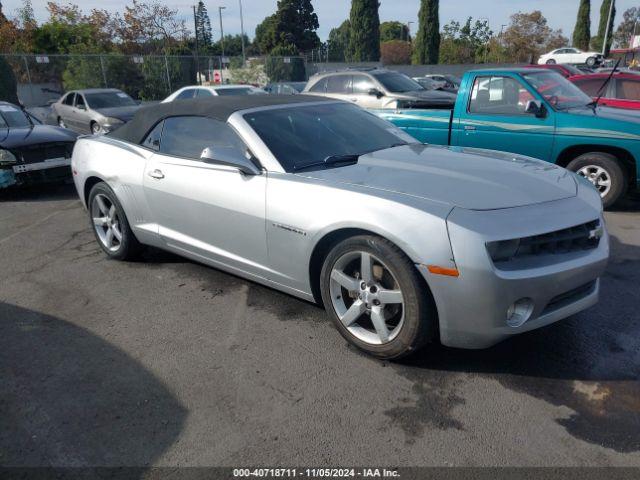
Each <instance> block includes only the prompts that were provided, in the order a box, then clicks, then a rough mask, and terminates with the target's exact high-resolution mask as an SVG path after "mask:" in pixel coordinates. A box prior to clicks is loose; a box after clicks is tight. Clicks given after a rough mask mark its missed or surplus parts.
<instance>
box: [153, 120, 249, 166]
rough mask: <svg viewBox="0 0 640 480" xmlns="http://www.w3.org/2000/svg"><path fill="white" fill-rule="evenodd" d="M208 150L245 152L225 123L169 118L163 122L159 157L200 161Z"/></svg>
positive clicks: (239, 141)
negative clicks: (231, 148)
mask: <svg viewBox="0 0 640 480" xmlns="http://www.w3.org/2000/svg"><path fill="white" fill-rule="evenodd" d="M207 147H235V148H237V149H238V150H239V151H244V150H245V149H246V146H245V145H244V143H243V142H242V140H240V137H238V135H237V134H236V132H235V131H234V130H233V129H232V128H231V127H230V126H229V125H227V124H226V123H225V122H221V121H219V120H214V119H212V118H205V117H171V118H167V119H166V120H165V121H164V128H163V129H162V141H161V142H160V152H161V153H164V154H167V155H174V156H176V157H183V158H191V159H196V160H199V159H200V154H201V153H202V151H203V150H204V149H205V148H207Z"/></svg>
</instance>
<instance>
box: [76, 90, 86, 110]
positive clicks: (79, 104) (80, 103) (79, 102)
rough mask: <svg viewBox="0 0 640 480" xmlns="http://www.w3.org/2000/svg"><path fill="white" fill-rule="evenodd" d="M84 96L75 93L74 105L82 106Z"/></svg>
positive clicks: (83, 104)
mask: <svg viewBox="0 0 640 480" xmlns="http://www.w3.org/2000/svg"><path fill="white" fill-rule="evenodd" d="M84 106H85V103H84V97H83V96H82V95H80V94H79V93H78V94H77V95H76V107H84Z"/></svg>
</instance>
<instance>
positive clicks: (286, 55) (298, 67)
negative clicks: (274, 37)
mask: <svg viewBox="0 0 640 480" xmlns="http://www.w3.org/2000/svg"><path fill="white" fill-rule="evenodd" d="M297 55H298V49H297V47H296V46H295V45H284V46H277V47H275V48H274V49H273V50H272V51H271V55H270V56H269V57H268V58H267V59H265V65H264V71H265V73H266V75H267V77H268V78H269V81H271V82H282V81H285V82H299V81H303V80H305V77H306V72H305V67H304V59H303V58H301V57H298V56H297Z"/></svg>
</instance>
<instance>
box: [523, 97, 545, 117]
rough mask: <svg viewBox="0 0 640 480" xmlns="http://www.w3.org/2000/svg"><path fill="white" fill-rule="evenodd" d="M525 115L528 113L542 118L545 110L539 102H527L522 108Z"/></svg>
mask: <svg viewBox="0 0 640 480" xmlns="http://www.w3.org/2000/svg"><path fill="white" fill-rule="evenodd" d="M524 111H525V113H530V114H532V115H535V116H536V117H538V118H540V117H544V115H545V110H544V107H543V105H542V102H541V101H540V100H529V101H528V102H527V106H526V107H525V108H524Z"/></svg>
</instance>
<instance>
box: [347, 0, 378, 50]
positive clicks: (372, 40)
mask: <svg viewBox="0 0 640 480" xmlns="http://www.w3.org/2000/svg"><path fill="white" fill-rule="evenodd" d="M379 6H380V4H379V3H378V0H352V2H351V14H350V23H351V34H350V36H349V52H348V53H349V55H348V58H350V59H351V61H354V62H377V61H378V60H380V16H379V15H378V7H379Z"/></svg>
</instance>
